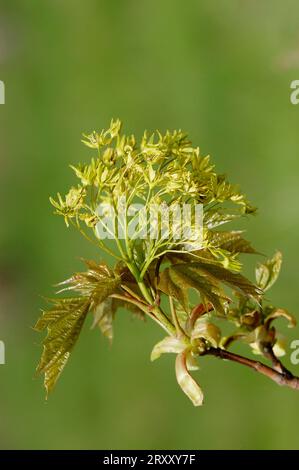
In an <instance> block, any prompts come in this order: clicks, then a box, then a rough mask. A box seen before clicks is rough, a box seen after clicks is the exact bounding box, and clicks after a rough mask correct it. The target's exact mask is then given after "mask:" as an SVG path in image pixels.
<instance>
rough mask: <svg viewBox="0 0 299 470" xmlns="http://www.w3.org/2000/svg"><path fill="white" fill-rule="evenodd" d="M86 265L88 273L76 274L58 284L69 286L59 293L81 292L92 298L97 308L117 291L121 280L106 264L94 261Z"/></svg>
mask: <svg viewBox="0 0 299 470" xmlns="http://www.w3.org/2000/svg"><path fill="white" fill-rule="evenodd" d="M85 263H86V265H87V266H88V268H89V269H88V270H87V271H86V272H81V273H76V274H74V276H72V277H71V278H70V279H67V280H66V281H63V282H61V283H60V284H58V286H67V287H64V288H63V289H61V290H60V291H59V292H58V293H61V292H64V291H70V290H72V291H75V292H79V293H80V294H81V295H83V296H86V297H90V299H91V300H92V302H93V304H94V305H95V306H97V305H98V304H100V303H101V302H103V301H104V300H105V299H106V298H107V297H108V296H109V295H111V294H113V293H114V292H116V291H117V289H118V287H119V286H120V284H121V278H120V276H119V275H118V274H116V273H114V272H113V271H111V270H110V269H109V268H108V266H107V265H106V264H105V263H100V264H97V263H95V262H94V261H85Z"/></svg>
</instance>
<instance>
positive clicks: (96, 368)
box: [0, 0, 299, 449]
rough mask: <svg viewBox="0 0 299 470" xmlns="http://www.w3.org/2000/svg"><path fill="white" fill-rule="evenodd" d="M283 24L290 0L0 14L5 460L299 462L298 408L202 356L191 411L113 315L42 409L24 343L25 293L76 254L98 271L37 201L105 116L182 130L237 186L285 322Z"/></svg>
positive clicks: (0, 397) (144, 338) (294, 138)
mask: <svg viewBox="0 0 299 470" xmlns="http://www.w3.org/2000/svg"><path fill="white" fill-rule="evenodd" d="M298 15H299V6H298V2H297V1H296V0H285V1H284V2H280V1H278V0H271V1H262V2H261V1H259V0H250V1H249V0H247V1H246V0H231V1H230V2H220V1H215V0H202V1H196V0H189V1H188V2H186V1H181V0H151V1H140V0H139V1H138V0H122V1H111V0H107V1H100V0H86V1H84V2H83V1H80V0H44V1H43V2H40V1H38V0H27V1H26V2H24V1H21V0H11V1H10V2H4V1H2V2H1V7H0V79H1V80H3V81H4V82H5V84H6V104H5V105H4V106H0V120H1V121H0V205H1V214H2V218H1V224H0V244H1V245H0V339H1V340H3V341H5V345H6V365H2V366H0V416H1V419H0V447H1V448H2V449H5V448H6V449H16V448H19V449H42V448H43V449H55V448H56V449H65V448H71V449H86V448H87V449H94V448H98V449H105V448H106V449H117V448H122V449H136V448H147V449H165V448H171V449H184V448H185V449H219V448H220V449H221V448H225V449H226V448H229V449H252V448H257V449H288V448H298V447H299V438H298V417H299V414H298V407H299V394H298V393H296V392H294V391H292V390H288V389H282V388H279V387H278V386H276V385H275V384H273V383H272V382H270V381H267V379H265V378H264V377H262V376H259V375H257V374H254V373H253V372H251V371H250V370H245V369H244V370H243V368H242V367H240V366H238V365H235V364H231V363H224V362H221V363H220V362H219V361H217V360H216V359H214V358H210V359H208V358H206V359H204V360H203V361H202V370H201V371H200V372H199V373H197V374H196V376H197V378H198V379H199V380H200V383H201V384H202V386H203V388H204V390H205V394H206V402H205V406H204V407H203V408H199V409H196V408H193V407H192V405H191V404H190V403H189V401H188V399H187V398H186V397H185V396H184V395H183V394H182V393H181V391H180V390H179V388H178V387H177V385H176V381H175V375H174V368H173V365H174V364H173V362H174V360H173V357H171V356H170V355H169V357H165V358H162V359H161V360H160V361H157V363H153V364H151V363H150V362H149V355H150V351H151V348H152V345H153V344H154V343H155V342H156V341H158V340H159V339H160V338H162V336H163V334H161V332H160V331H159V330H158V329H157V328H156V327H155V325H151V324H150V323H148V322H147V323H146V324H144V323H143V322H139V321H138V320H132V319H131V318H130V316H129V315H127V314H126V313H125V312H123V313H121V314H120V315H118V317H117V320H116V324H115V330H116V331H115V341H114V344H113V346H112V347H109V345H108V343H107V342H106V340H105V339H104V338H102V337H101V336H100V333H99V332H97V331H89V327H90V324H88V322H87V324H86V325H85V328H84V331H83V333H82V335H81V338H80V341H79V343H78V345H77V347H76V349H75V351H74V353H73V355H72V357H71V360H70V362H69V364H68V365H67V367H66V369H65V372H64V374H63V376H62V377H61V379H60V381H59V383H58V386H57V388H56V390H55V392H54V393H53V394H52V395H51V396H50V398H49V400H48V401H47V402H46V401H45V394H44V390H43V387H42V380H41V379H39V378H38V379H36V378H35V377H34V371H35V366H36V363H37V361H38V359H39V355H40V352H41V346H40V343H41V339H42V338H41V336H40V335H38V334H37V333H35V332H34V331H33V330H32V325H33V324H34V323H35V321H36V319H37V317H38V315H39V308H40V307H41V306H42V305H43V301H42V299H41V298H40V297H39V295H41V294H43V295H48V296H49V295H51V294H52V293H53V288H51V285H53V284H54V283H55V282H57V281H60V280H62V279H64V278H65V277H67V276H69V275H70V274H71V273H73V272H74V271H76V270H79V269H80V268H81V263H80V260H79V257H80V256H83V257H86V258H88V257H94V258H96V259H99V256H100V255H99V253H97V252H95V250H94V248H92V247H91V246H88V244H87V242H85V241H84V240H83V239H81V238H80V236H79V235H78V234H77V233H74V232H73V231H72V230H71V229H69V230H67V229H66V227H65V226H64V223H63V220H62V219H61V218H58V217H54V216H52V208H51V207H50V204H49V202H48V196H49V195H51V194H52V195H53V194H55V193H56V192H57V191H61V192H64V191H65V190H66V189H67V188H68V186H69V185H71V184H72V183H73V182H74V177H73V175H72V172H71V171H70V169H69V168H68V164H70V163H76V162H79V161H86V160H88V159H89V158H90V152H89V150H88V149H87V148H85V147H84V146H83V145H82V144H81V143H80V138H81V133H82V132H84V131H91V130H93V129H101V128H102V127H105V126H106V125H108V123H109V121H110V119H111V117H120V118H121V119H122V120H123V122H124V123H125V128H126V130H127V131H128V132H136V133H137V135H141V133H142V131H143V130H144V128H147V129H151V130H154V129H156V128H160V129H162V130H166V129H167V128H171V129H173V128H183V129H185V130H188V131H189V133H190V136H191V138H192V140H193V142H194V143H196V144H199V145H200V147H201V150H202V152H203V153H205V154H206V153H210V154H211V155H212V156H213V160H214V162H215V163H216V164H217V168H218V170H219V171H220V172H226V173H227V174H228V175H229V176H230V179H231V180H232V181H234V182H238V183H240V184H241V187H242V189H243V190H244V191H245V192H246V193H247V194H248V196H249V197H250V199H251V200H252V202H253V203H254V204H256V205H257V206H259V209H260V210H259V215H258V217H255V218H252V219H251V220H249V221H248V222H246V223H245V224H244V227H246V229H247V232H248V233H247V237H248V238H250V239H251V240H252V241H253V243H254V245H255V246H256V247H257V248H258V249H259V250H260V251H262V252H263V253H266V254H268V255H272V253H273V252H274V250H276V249H281V250H282V251H283V253H284V265H283V271H282V275H281V279H280V282H279V283H278V284H276V286H275V288H274V289H273V291H272V293H271V299H272V300H273V302H274V303H275V302H276V303H278V304H279V305H280V306H284V307H286V308H288V309H289V310H290V311H293V312H295V313H296V312H297V314H298V312H299V301H298V264H299V254H298V229H299V209H298V201H299V185H298V179H299V159H298V150H299V132H298V129H299V106H294V105H292V104H291V103H290V83H291V81H292V80H295V79H299V32H298ZM253 264H254V261H253V259H250V261H249V266H250V275H252V269H253ZM298 331H299V330H297V331H292V330H290V331H289V332H288V338H289V342H290V341H291V340H292V339H295V338H299V332H298ZM289 353H290V349H289ZM286 363H289V354H288V357H287V358H286ZM291 367H292V370H293V371H294V372H297V374H299V365H298V366H291Z"/></svg>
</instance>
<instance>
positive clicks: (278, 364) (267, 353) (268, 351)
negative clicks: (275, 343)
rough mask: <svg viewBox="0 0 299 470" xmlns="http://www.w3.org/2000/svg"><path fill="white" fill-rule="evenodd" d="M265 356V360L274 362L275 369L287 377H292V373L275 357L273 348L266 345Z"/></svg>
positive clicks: (264, 348)
mask: <svg viewBox="0 0 299 470" xmlns="http://www.w3.org/2000/svg"><path fill="white" fill-rule="evenodd" d="M262 352H263V355H264V356H265V358H267V359H269V360H270V361H271V362H272V366H273V369H275V370H276V371H277V372H280V373H281V374H284V375H285V376H288V377H292V373H291V372H290V371H289V370H288V369H287V368H286V367H285V366H284V365H283V364H282V362H281V361H280V360H279V359H278V357H276V356H275V354H274V352H273V349H272V346H270V345H266V346H264V347H263V351H262Z"/></svg>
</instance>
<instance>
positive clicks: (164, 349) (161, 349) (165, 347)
mask: <svg viewBox="0 0 299 470" xmlns="http://www.w3.org/2000/svg"><path fill="white" fill-rule="evenodd" d="M185 349H186V344H185V343H184V342H183V341H181V340H180V339H179V338H176V337H175V336H166V338H164V339H162V341H160V342H159V343H157V344H156V345H155V346H154V348H153V350H152V353H151V361H155V360H156V359H158V358H159V357H160V356H161V354H165V353H176V354H178V353H180V352H182V351H184V350H185Z"/></svg>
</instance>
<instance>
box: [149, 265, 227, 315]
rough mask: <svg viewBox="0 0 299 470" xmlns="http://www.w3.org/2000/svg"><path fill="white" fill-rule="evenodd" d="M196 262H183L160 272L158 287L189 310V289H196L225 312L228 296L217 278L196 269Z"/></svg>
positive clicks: (215, 306) (216, 307) (204, 299)
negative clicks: (225, 301) (224, 303)
mask: <svg viewBox="0 0 299 470" xmlns="http://www.w3.org/2000/svg"><path fill="white" fill-rule="evenodd" d="M195 265H196V263H182V264H174V265H173V266H170V267H168V268H166V269H164V271H163V272H162V273H161V274H160V276H159V283H158V288H159V289H160V290H161V291H162V292H164V293H165V294H167V295H170V296H171V297H174V298H175V299H176V300H177V301H178V302H179V303H180V304H181V305H182V307H183V308H184V309H185V310H186V311H188V289H190V288H193V289H196V290H197V291H198V292H199V293H200V294H201V296H202V298H203V301H204V302H205V301H206V300H208V301H210V302H211V303H212V304H213V306H214V308H215V309H216V310H218V311H220V312H222V313H223V312H224V308H223V305H222V302H223V300H224V299H225V298H226V297H225V295H224V293H223V291H222V290H221V289H220V287H219V285H218V283H217V281H216V280H215V279H208V278H207V276H204V275H203V274H202V272H198V271H197V270H196V266H195Z"/></svg>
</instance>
